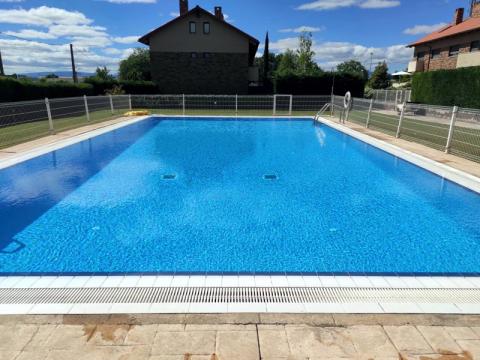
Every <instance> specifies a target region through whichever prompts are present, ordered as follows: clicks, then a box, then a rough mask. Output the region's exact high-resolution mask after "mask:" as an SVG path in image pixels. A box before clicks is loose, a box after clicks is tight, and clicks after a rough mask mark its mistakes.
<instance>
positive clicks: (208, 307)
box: [0, 115, 480, 314]
mask: <svg viewBox="0 0 480 360" xmlns="http://www.w3.org/2000/svg"><path fill="white" fill-rule="evenodd" d="M152 116H156V117H157V116H161V115H152ZM150 117H151V116H143V117H136V118H132V119H129V120H126V121H125V122H122V123H117V124H113V125H111V126H106V127H103V128H100V129H97V130H94V131H90V132H88V133H84V134H81V135H77V136H73V137H72V138H69V139H65V140H61V141H59V142H57V143H55V144H47V145H43V146H39V147H38V148H37V149H35V150H32V151H28V152H25V153H22V154H18V155H16V156H13V157H12V158H10V159H8V160H4V161H0V169H2V168H6V167H9V166H13V165H15V164H17V163H20V162H23V161H26V160H29V159H32V158H34V157H37V156H40V155H43V154H46V153H48V152H51V151H54V150H58V149H60V148H63V147H66V146H69V145H72V144H75V143H78V142H81V141H84V140H87V139H89V138H92V137H95V136H98V135H101V134H104V133H107V132H109V131H112V130H115V129H119V128H121V127H124V126H128V125H130V124H133V123H135V122H138V121H142V120H144V119H148V118H150ZM164 117H183V116H169V115H165V116H164ZM187 117H193V116H187ZM194 117H208V118H211V117H213V116H194ZM215 117H216V118H251V116H215ZM255 118H265V119H271V118H275V117H274V116H263V117H257V116H256V117H255ZM291 118H299V119H305V118H309V117H306V116H296V117H291ZM319 121H320V122H321V123H323V124H325V125H326V126H330V127H332V128H334V129H336V130H338V131H341V132H343V133H345V134H347V135H350V136H352V137H354V138H356V139H358V140H361V141H363V142H365V143H367V144H370V145H372V146H375V147H377V148H380V149H382V150H384V151H386V152H388V153H390V154H392V155H394V156H397V157H399V158H402V159H404V160H406V161H409V162H411V163H413V164H415V165H418V166H420V167H422V168H425V169H427V170H429V171H431V172H434V173H436V174H438V175H440V176H442V177H444V178H446V179H449V180H451V181H454V182H456V183H458V184H460V185H462V186H465V187H467V188H470V189H472V190H473V191H476V192H478V193H480V179H479V178H476V177H474V176H472V175H469V174H466V173H464V172H462V171H459V170H456V169H453V168H451V167H449V166H447V165H444V164H440V163H438V162H435V161H433V160H431V159H427V158H425V157H423V156H420V155H418V154H414V153H412V152H409V151H406V150H404V149H401V148H399V147H397V146H394V145H391V144H388V143H386V142H384V141H381V140H378V139H375V138H373V137H370V136H368V135H364V134H360V133H358V132H356V131H354V130H351V129H349V128H347V127H345V126H342V125H340V124H338V123H335V122H333V121H330V120H327V119H323V118H322V119H320V120H319ZM149 287H152V288H153V287H155V288H185V287H189V288H199V289H201V288H214V287H217V288H218V287H224V288H248V287H260V288H276V287H296V288H318V287H324V288H349V289H397V290H398V293H399V295H400V296H401V294H402V291H405V292H406V291H408V289H432V290H435V291H438V292H441V291H442V290H443V291H449V290H452V289H458V290H460V289H472V290H475V291H477V290H478V292H479V294H480V277H462V276H438V277H437V276H433V277H432V276H323V275H319V276H315V275H298V276H288V275H285V276H282V275H275V276H269V275H251V276H249V275H238V276H236V275H224V276H222V275H205V276H202V275H191V276H189V275H159V276H155V275H145V276H141V275H138V276H137V275H125V276H123V275H114V276H3V277H2V276H0V290H1V289H59V290H62V289H79V288H98V289H100V288H139V289H140V288H149ZM242 312H247V313H351V314H362V313H372V314H373V313H376V314H382V313H384V314H385V313H389V314H404V313H408V314H428V313H436V314H438V313H442V314H480V302H476V300H475V301H472V303H468V302H467V303H466V302H462V303H459V302H456V298H455V297H452V299H451V301H449V302H443V303H432V302H429V301H425V302H421V303H414V302H404V301H399V302H398V303H392V302H386V301H384V299H378V300H375V301H370V302H362V301H355V300H352V301H337V302H333V303H285V304H282V303H234V304H229V303H213V304H212V303H185V302H183V303H161V304H158V303H138V304H136V303H133V304H132V303H129V304H122V303H108V304H97V303H88V304H68V303H66V304H58V303H56V304H49V303H34V304H23V303H15V304H10V303H8V304H1V303H0V314H118V313H131V314H135V313H142V314H147V313H242Z"/></svg>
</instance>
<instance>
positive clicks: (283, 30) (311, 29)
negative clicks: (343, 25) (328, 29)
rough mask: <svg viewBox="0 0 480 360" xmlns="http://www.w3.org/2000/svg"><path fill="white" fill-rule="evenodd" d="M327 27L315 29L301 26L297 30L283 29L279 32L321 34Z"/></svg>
mask: <svg viewBox="0 0 480 360" xmlns="http://www.w3.org/2000/svg"><path fill="white" fill-rule="evenodd" d="M324 30H325V27H323V26H322V27H314V26H305V25H304V26H299V27H297V28H289V29H281V30H279V32H281V33H302V32H311V33H314V32H319V31H324Z"/></svg>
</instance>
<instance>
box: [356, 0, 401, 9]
mask: <svg viewBox="0 0 480 360" xmlns="http://www.w3.org/2000/svg"><path fill="white" fill-rule="evenodd" d="M359 6H360V7H361V8H363V9H385V8H391V7H397V6H400V1H397V0H367V1H365V2H362V3H360V5H359Z"/></svg>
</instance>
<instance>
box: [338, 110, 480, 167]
mask: <svg viewBox="0 0 480 360" xmlns="http://www.w3.org/2000/svg"><path fill="white" fill-rule="evenodd" d="M337 115H338V114H337ZM366 120H367V112H366V111H358V110H353V111H352V112H351V113H350V116H349V121H352V122H355V123H357V124H360V125H365V124H366ZM398 121H399V117H398V116H394V115H385V114H381V113H375V112H372V114H371V117H370V126H369V127H370V128H372V129H374V130H379V131H382V132H385V133H388V134H390V135H395V134H396V133H397V127H398ZM448 131H449V125H446V124H439V123H433V122H428V121H423V120H416V119H414V118H411V117H408V116H405V117H404V119H403V123H402V129H401V132H400V137H401V138H403V139H406V140H411V141H414V142H418V143H422V144H424V145H427V146H430V147H433V148H435V149H438V150H445V146H446V143H447V138H448ZM450 151H451V153H452V154H456V155H459V156H462V157H465V158H468V159H470V160H473V161H476V162H480V129H470V128H465V127H460V126H455V131H454V135H453V138H452V144H451V148H450Z"/></svg>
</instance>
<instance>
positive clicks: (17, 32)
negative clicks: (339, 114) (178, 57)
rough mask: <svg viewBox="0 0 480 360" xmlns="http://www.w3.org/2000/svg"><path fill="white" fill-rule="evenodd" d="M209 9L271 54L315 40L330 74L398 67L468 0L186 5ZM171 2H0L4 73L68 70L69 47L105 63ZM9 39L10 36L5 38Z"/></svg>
mask: <svg viewBox="0 0 480 360" xmlns="http://www.w3.org/2000/svg"><path fill="white" fill-rule="evenodd" d="M197 4H198V5H200V6H202V7H204V8H205V9H207V10H213V8H214V6H215V5H220V6H222V7H223V9H224V13H225V14H227V21H229V22H231V23H232V24H233V25H234V26H237V27H239V28H240V29H242V30H244V31H246V32H248V33H249V34H251V35H253V36H255V37H257V38H258V39H259V40H260V41H261V42H262V43H263V40H264V37H265V32H266V31H267V30H268V31H269V33H270V40H271V45H270V47H271V49H272V50H273V51H276V52H279V51H284V50H285V49H286V48H295V47H296V45H297V38H298V35H299V31H300V30H302V29H309V30H311V31H312V34H313V37H314V50H315V52H316V60H317V62H318V63H319V64H320V66H321V67H322V68H324V69H325V70H330V69H331V68H332V67H334V66H335V65H336V64H338V63H339V62H341V61H344V60H348V59H356V60H359V61H361V62H362V63H364V64H365V65H366V66H367V68H368V67H369V65H370V57H371V56H370V54H371V53H373V58H374V62H377V61H381V60H387V62H388V63H389V66H390V68H391V70H400V69H404V68H405V67H406V65H407V62H408V60H409V58H410V57H411V50H409V49H406V48H405V44H408V43H409V42H411V41H413V40H415V39H417V38H419V37H422V36H423V35H424V34H425V33H426V32H430V31H432V30H434V29H435V28H437V27H439V26H441V25H443V24H445V23H448V22H450V21H451V20H452V19H453V12H454V10H455V8H457V7H468V6H469V0H216V1H212V0H197V1H192V0H190V7H193V6H195V5H197ZM177 13H178V0H0V32H1V33H2V35H0V50H1V51H2V55H3V59H4V63H5V70H6V72H7V73H13V72H20V73H24V72H37V71H54V70H68V69H69V53H68V46H66V45H65V44H68V43H70V42H73V43H74V44H75V48H76V50H77V55H76V57H77V62H78V67H79V69H78V70H79V71H92V70H94V69H95V68H96V67H97V66H104V65H106V66H108V67H109V68H110V69H111V70H112V71H114V72H115V71H116V70H117V67H118V61H119V60H121V59H122V58H125V57H126V56H128V55H129V54H130V53H131V51H132V49H133V48H135V47H140V46H142V45H141V44H139V43H137V42H136V39H137V38H138V37H139V36H141V35H143V34H145V33H147V32H148V31H150V30H151V29H153V28H156V27H158V26H160V25H161V24H163V23H165V22H167V21H170V20H171V19H172V18H173V16H175V15H176V14H177ZM5 34H7V35H10V36H6V35H5Z"/></svg>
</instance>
